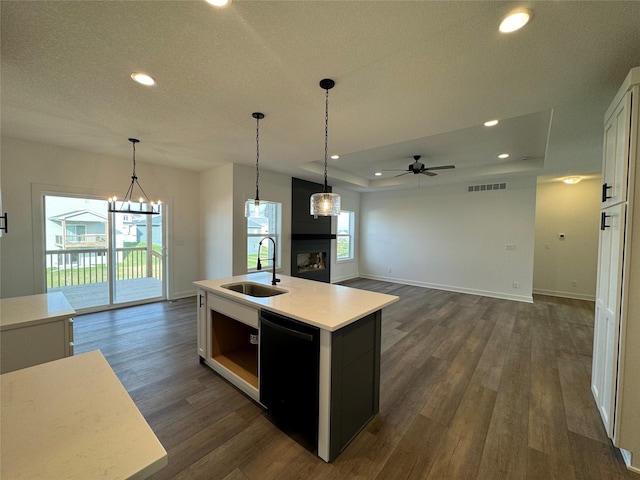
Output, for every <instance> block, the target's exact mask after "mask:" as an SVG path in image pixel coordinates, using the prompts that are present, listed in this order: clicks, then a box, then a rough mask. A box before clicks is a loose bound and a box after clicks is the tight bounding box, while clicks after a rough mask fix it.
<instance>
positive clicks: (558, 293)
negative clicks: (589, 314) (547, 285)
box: [533, 288, 596, 302]
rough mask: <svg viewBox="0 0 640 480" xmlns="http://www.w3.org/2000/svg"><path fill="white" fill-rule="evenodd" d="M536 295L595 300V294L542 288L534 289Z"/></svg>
mask: <svg viewBox="0 0 640 480" xmlns="http://www.w3.org/2000/svg"><path fill="white" fill-rule="evenodd" d="M533 294H534V295H548V296H550V297H562V298H573V299H576V300H588V301H590V302H595V301H596V297H595V295H587V294H585V293H574V292H562V291H556V290H544V289H541V288H534V289H533Z"/></svg>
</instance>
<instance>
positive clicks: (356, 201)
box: [331, 187, 361, 283]
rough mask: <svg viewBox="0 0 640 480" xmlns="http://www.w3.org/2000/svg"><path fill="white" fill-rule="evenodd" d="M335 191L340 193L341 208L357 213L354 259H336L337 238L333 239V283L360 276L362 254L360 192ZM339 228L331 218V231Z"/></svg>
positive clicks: (335, 220)
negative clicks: (359, 267)
mask: <svg viewBox="0 0 640 480" xmlns="http://www.w3.org/2000/svg"><path fill="white" fill-rule="evenodd" d="M333 192H334V193H338V194H340V208H341V209H342V210H348V211H350V212H354V214H355V225H354V227H355V235H354V240H355V245H354V251H353V256H354V258H353V260H344V261H341V262H337V261H336V256H337V254H336V240H331V283H338V282H342V281H344V280H349V279H351V278H356V277H357V276H358V271H359V269H358V257H359V254H360V245H359V239H360V223H361V222H360V193H359V192H353V191H351V190H345V189H343V188H337V187H334V188H333ZM337 228H338V222H337V219H336V218H332V219H331V233H333V234H335V233H336V231H337Z"/></svg>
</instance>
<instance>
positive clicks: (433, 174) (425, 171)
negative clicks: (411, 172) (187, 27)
mask: <svg viewBox="0 0 640 480" xmlns="http://www.w3.org/2000/svg"><path fill="white" fill-rule="evenodd" d="M420 173H421V174H423V175H429V176H430V177H435V176H436V175H438V174H437V173H431V172H429V171H428V169H427V170H423V171H422V172H420Z"/></svg>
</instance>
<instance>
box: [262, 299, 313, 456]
mask: <svg viewBox="0 0 640 480" xmlns="http://www.w3.org/2000/svg"><path fill="white" fill-rule="evenodd" d="M319 363H320V330H319V329H318V328H316V327H313V326H310V325H306V324H304V323H301V322H298V321H296V320H293V319H291V318H288V317H285V316H283V315H278V314H276V313H272V312H269V311H266V310H261V311H260V375H259V378H260V403H262V404H263V405H264V406H265V407H267V410H268V412H269V416H270V417H271V418H272V420H273V422H274V423H275V424H276V425H278V427H280V428H281V429H282V430H284V431H285V433H287V434H289V435H290V436H291V437H292V438H294V439H295V440H296V441H298V442H299V443H300V444H302V445H303V446H305V447H306V448H308V449H310V450H315V449H317V446H318V375H319Z"/></svg>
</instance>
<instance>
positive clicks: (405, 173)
mask: <svg viewBox="0 0 640 480" xmlns="http://www.w3.org/2000/svg"><path fill="white" fill-rule="evenodd" d="M409 173H411V172H404V173H401V174H400V175H395V176H396V177H401V176H403V175H407V174H409Z"/></svg>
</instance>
